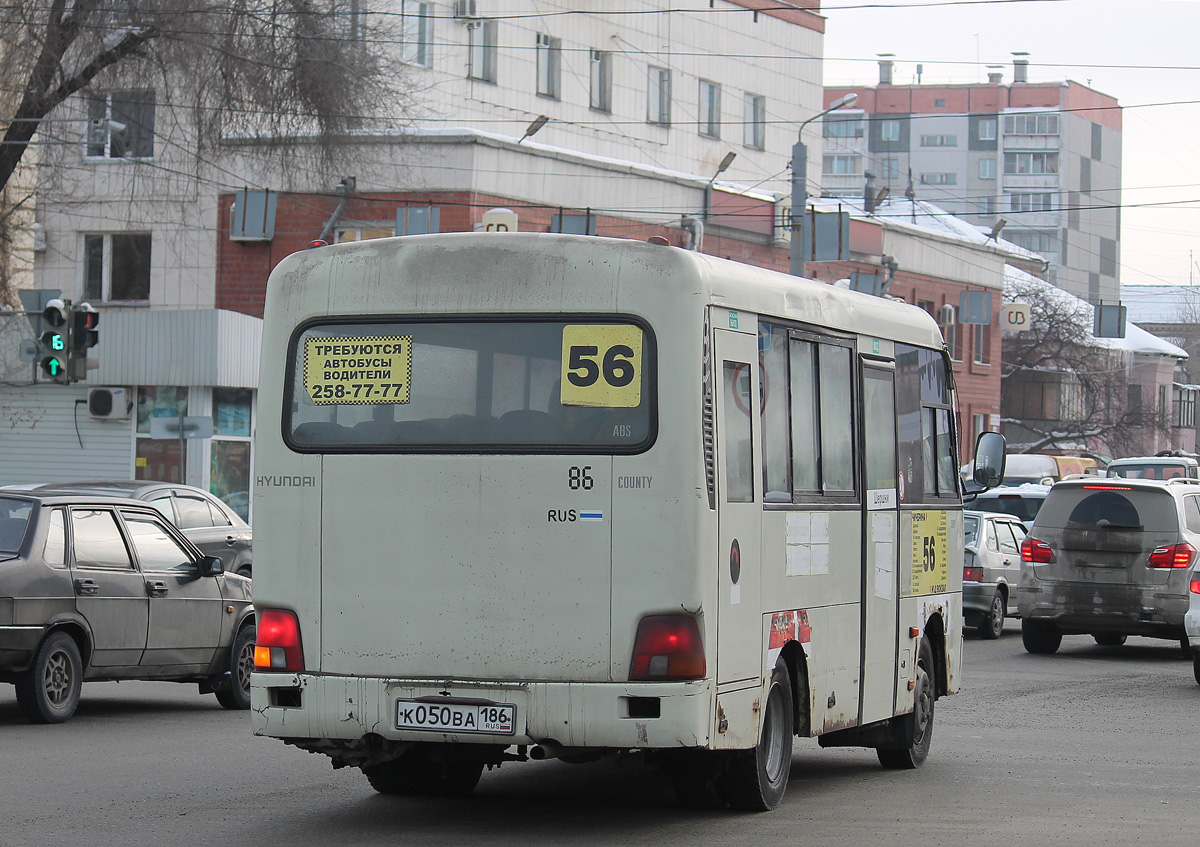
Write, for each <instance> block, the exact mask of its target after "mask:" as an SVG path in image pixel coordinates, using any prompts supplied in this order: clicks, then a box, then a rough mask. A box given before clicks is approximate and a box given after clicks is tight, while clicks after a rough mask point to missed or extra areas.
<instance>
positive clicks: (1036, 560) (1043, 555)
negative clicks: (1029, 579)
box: [1021, 535, 1054, 565]
mask: <svg viewBox="0 0 1200 847" xmlns="http://www.w3.org/2000/svg"><path fill="white" fill-rule="evenodd" d="M1021 561H1022V562H1025V563H1027V564H1031V565H1045V564H1049V563H1050V562H1053V561H1054V550H1053V548H1051V547H1050V545H1049V544H1047V543H1046V542H1045V541H1038V540H1037V539H1036V538H1034V537H1033V536H1032V535H1027V536H1025V540H1024V541H1022V542H1021Z"/></svg>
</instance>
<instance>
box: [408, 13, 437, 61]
mask: <svg viewBox="0 0 1200 847" xmlns="http://www.w3.org/2000/svg"><path fill="white" fill-rule="evenodd" d="M431 6H432V4H431V3H421V2H416V0H404V4H403V5H402V6H401V10H400V14H401V17H402V19H401V45H400V58H401V59H403V60H404V61H405V62H410V63H412V64H414V65H425V66H428V65H429V64H430V61H431V52H432V45H433V11H432V9H431V8H430V7H431Z"/></svg>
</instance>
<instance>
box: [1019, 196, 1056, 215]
mask: <svg viewBox="0 0 1200 847" xmlns="http://www.w3.org/2000/svg"><path fill="white" fill-rule="evenodd" d="M1008 208H1009V210H1010V211H1013V212H1049V211H1050V210H1052V209H1053V208H1054V195H1053V194H1051V193H1049V192H1037V193H1028V192H1013V193H1011V194H1009V195H1008Z"/></svg>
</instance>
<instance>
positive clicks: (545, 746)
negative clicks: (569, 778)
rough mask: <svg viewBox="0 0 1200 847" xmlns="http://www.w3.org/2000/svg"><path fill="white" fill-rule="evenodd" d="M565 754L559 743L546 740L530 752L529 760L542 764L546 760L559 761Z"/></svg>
mask: <svg viewBox="0 0 1200 847" xmlns="http://www.w3.org/2000/svg"><path fill="white" fill-rule="evenodd" d="M564 752H565V750H564V748H563V746H562V745H561V744H559V743H558V742H557V741H552V740H550V739H546V740H545V741H542V742H540V743H539V744H537V745H536V746H534V748H533V749H532V750H530V751H529V758H531V759H533V760H535V761H538V762H540V761H543V760H544V759H557V758H558V757H559V756H561V755H562V754H563V753H564Z"/></svg>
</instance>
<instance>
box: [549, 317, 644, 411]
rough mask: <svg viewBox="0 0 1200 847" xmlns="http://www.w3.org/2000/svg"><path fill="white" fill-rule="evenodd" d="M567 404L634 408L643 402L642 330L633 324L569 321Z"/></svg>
mask: <svg viewBox="0 0 1200 847" xmlns="http://www.w3.org/2000/svg"><path fill="white" fill-rule="evenodd" d="M561 386H562V387H561V389H560V390H561V392H562V393H561V397H560V401H559V402H561V403H562V404H563V405H564V406H610V407H615V408H632V407H634V406H637V405H639V404H640V403H641V402H642V330H641V328H640V327H637V326H633V325H631V324H569V325H567V326H564V327H563V332H562V380H561Z"/></svg>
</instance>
